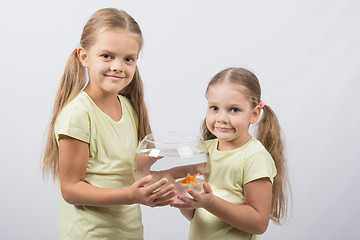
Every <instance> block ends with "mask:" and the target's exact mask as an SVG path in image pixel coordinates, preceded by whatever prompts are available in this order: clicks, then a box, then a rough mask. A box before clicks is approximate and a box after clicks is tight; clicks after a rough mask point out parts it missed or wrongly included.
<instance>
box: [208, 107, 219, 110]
mask: <svg viewBox="0 0 360 240" xmlns="http://www.w3.org/2000/svg"><path fill="white" fill-rule="evenodd" d="M209 109H210V110H212V111H217V110H219V108H218V107H216V106H211V107H209Z"/></svg>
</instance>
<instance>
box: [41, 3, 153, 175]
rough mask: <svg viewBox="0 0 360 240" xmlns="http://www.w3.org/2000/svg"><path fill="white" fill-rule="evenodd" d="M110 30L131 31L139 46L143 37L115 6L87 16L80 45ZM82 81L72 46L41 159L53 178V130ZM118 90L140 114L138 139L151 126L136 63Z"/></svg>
mask: <svg viewBox="0 0 360 240" xmlns="http://www.w3.org/2000/svg"><path fill="white" fill-rule="evenodd" d="M112 30H127V31H129V32H131V33H134V34H135V35H136V37H137V40H138V42H139V46H140V49H141V47H142V45H143V38H142V33H141V29H140V27H139V25H138V23H137V22H136V21H135V20H134V19H133V18H132V17H131V16H130V15H129V14H127V13H126V12H125V11H123V10H118V9H115V8H103V9H100V10H98V11H96V12H95V13H94V14H93V15H92V16H91V17H90V19H89V20H88V21H87V23H86V24H85V26H84V28H83V32H82V35H81V40H80V45H81V46H82V47H83V48H84V49H89V48H90V47H91V45H92V44H94V42H95V40H96V37H97V36H98V35H99V34H100V33H102V32H105V31H112ZM85 84H86V76H85V68H84V67H83V65H82V64H81V62H80V60H79V59H78V56H77V49H75V50H74V51H73V52H72V53H71V55H70V57H69V59H68V61H67V63H66V66H65V70H64V74H63V76H62V78H61V81H60V85H59V88H58V91H57V94H56V98H55V104H54V108H53V114H52V118H51V121H50V124H49V129H48V138H47V143H46V147H45V152H44V155H43V159H42V170H43V175H44V176H45V175H47V174H48V173H51V174H52V176H53V180H55V179H57V177H58V176H59V148H58V145H57V142H56V138H55V132H54V126H55V122H56V119H57V118H58V116H59V114H60V112H61V110H62V109H63V108H64V107H65V106H66V104H68V103H69V102H70V101H71V100H73V99H74V98H75V97H76V96H77V95H78V94H79V93H80V91H81V90H82V89H83V88H84V86H85ZM119 94H122V95H124V96H126V97H128V98H129V100H130V102H131V103H132V105H133V107H134V109H135V111H136V113H137V115H138V117H139V127H138V140H141V139H142V138H144V137H145V135H146V134H148V133H150V132H151V129H150V124H149V118H148V113H147V109H146V106H145V102H144V94H143V82H142V79H141V77H140V73H139V70H138V68H137V67H136V70H135V74H134V77H133V79H132V81H131V83H130V84H129V85H128V86H126V87H125V88H124V89H123V90H122V91H120V92H119Z"/></svg>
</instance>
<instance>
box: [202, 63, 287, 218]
mask: <svg viewBox="0 0 360 240" xmlns="http://www.w3.org/2000/svg"><path fill="white" fill-rule="evenodd" d="M225 81H228V82H231V83H234V84H238V85H240V86H242V87H244V89H245V95H246V96H247V97H248V98H249V101H250V103H251V106H252V107H253V108H255V107H256V106H257V105H259V103H260V100H261V87H260V83H259V80H258V79H257V77H256V76H255V75H254V74H253V73H252V72H250V71H249V70H246V69H244V68H228V69H224V70H222V71H221V72H219V73H218V74H216V75H215V76H214V77H213V79H212V80H211V81H210V82H209V84H208V87H207V89H206V93H207V92H208V89H209V87H210V86H211V85H214V84H218V83H222V82H225ZM263 111H264V112H263V114H262V117H261V119H260V120H259V121H258V123H257V133H256V138H257V139H258V140H259V141H260V142H261V143H262V144H263V145H264V147H265V148H266V150H267V151H268V152H269V153H270V154H271V156H272V158H273V159H274V162H275V166H276V170H277V174H276V176H275V178H274V182H273V187H272V206H271V215H270V218H271V220H272V221H274V222H275V223H278V224H280V223H281V220H283V219H285V217H286V214H287V212H286V206H287V199H286V195H285V189H286V186H287V183H288V179H287V169H286V161H285V155H284V145H283V140H282V136H281V129H280V125H279V121H278V119H277V117H276V115H275V113H274V112H273V110H272V109H271V108H270V106H269V105H265V106H264V107H263ZM201 129H202V137H203V139H204V140H209V139H215V138H216V136H215V135H213V134H212V133H211V132H210V131H209V130H208V128H207V126H206V120H204V121H203V123H202V127H201Z"/></svg>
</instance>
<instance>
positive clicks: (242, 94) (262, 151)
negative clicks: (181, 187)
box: [172, 68, 286, 240]
mask: <svg viewBox="0 0 360 240" xmlns="http://www.w3.org/2000/svg"><path fill="white" fill-rule="evenodd" d="M206 97H207V100H208V110H207V114H206V119H205V121H204V124H203V129H202V130H203V138H204V140H206V142H205V143H206V145H207V147H208V150H209V155H210V163H211V175H210V177H209V180H208V183H209V184H206V183H204V186H203V187H204V192H202V193H200V194H199V193H196V192H195V191H193V190H191V189H189V190H188V193H189V194H190V195H191V196H192V197H193V198H187V197H185V196H178V198H179V199H180V200H182V201H183V202H184V203H181V204H172V206H174V207H178V208H180V210H181V212H182V213H183V215H184V216H185V217H187V218H188V219H189V220H190V221H191V224H190V234H189V239H192V240H195V239H196V240H197V239H223V240H230V239H237V240H238V239H258V235H260V234H262V233H264V232H265V230H266V229H267V226H268V223H269V219H271V220H273V221H274V222H276V223H280V221H281V220H282V219H283V218H284V217H285V215H286V201H285V200H286V199H285V191H284V187H285V184H286V169H285V157H284V150H283V143H282V140H281V136H280V127H279V123H278V120H277V118H276V116H275V114H274V112H273V111H272V110H271V108H270V107H269V106H268V105H266V104H265V103H264V102H263V101H262V100H261V89H260V84H259V81H258V79H257V77H256V76H255V75H254V74H253V73H251V72H250V71H248V70H246V69H243V68H228V69H225V70H223V71H221V72H219V73H218V74H216V75H215V77H214V78H213V79H212V80H211V81H210V83H209V85H208V88H207V91H206ZM261 111H263V114H262V118H261V120H260V122H259V123H258V131H257V136H256V138H254V137H252V136H251V135H250V133H249V125H250V124H254V123H256V122H257V120H258V119H259V117H260V112H261ZM210 186H211V187H210Z"/></svg>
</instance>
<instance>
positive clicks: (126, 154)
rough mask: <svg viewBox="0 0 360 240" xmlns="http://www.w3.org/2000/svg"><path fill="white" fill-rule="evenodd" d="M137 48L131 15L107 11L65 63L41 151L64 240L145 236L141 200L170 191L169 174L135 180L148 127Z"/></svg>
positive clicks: (164, 200)
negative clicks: (55, 184)
mask: <svg viewBox="0 0 360 240" xmlns="http://www.w3.org/2000/svg"><path fill="white" fill-rule="evenodd" d="M142 45H143V38H142V33H141V30H140V27H139V25H138V24H137V22H136V21H135V20H134V19H133V18H132V17H131V16H130V15H129V14H127V13H126V12H125V11H122V10H118V9H114V8H104V9H100V10H98V11H96V12H95V13H94V14H93V15H92V16H91V17H90V19H89V20H88V22H87V23H86V25H85V26H84V28H83V32H82V35H81V40H80V46H79V47H77V48H76V49H75V50H74V51H73V52H72V53H71V56H70V58H69V60H68V62H67V64H66V67H65V71H64V74H63V77H62V79H61V82H60V86H59V90H58V92H57V95H56V100H55V106H54V112H53V116H52V119H51V122H50V127H49V135H48V141H47V145H46V149H45V153H44V156H43V173H44V175H48V174H49V173H50V174H52V176H53V179H54V180H56V179H59V182H60V189H61V199H60V238H61V239H119V238H120V239H142V238H143V227H142V223H141V212H140V207H139V205H138V204H144V205H148V206H163V205H167V204H170V203H171V202H172V201H171V200H170V199H171V198H172V197H173V196H174V195H175V193H174V191H173V187H174V186H173V185H168V186H166V187H165V186H164V185H166V183H167V179H160V180H159V181H157V182H156V183H153V184H148V183H150V182H151V176H145V177H144V178H142V179H139V180H138V181H135V178H134V173H133V167H134V166H133V165H134V158H135V151H136V147H137V144H138V142H139V140H140V139H142V138H143V137H145V135H146V134H148V133H150V131H151V130H150V125H149V120H148V114H147V110H146V106H145V103H144V96H143V83H142V80H141V77H140V74H139V70H138V67H137V60H138V56H139V52H140V50H141V47H142ZM86 69H87V74H88V76H89V80H88V83H87V81H86ZM145 185H147V186H146V187H145ZM163 186H164V187H163ZM159 189H160V190H159Z"/></svg>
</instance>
